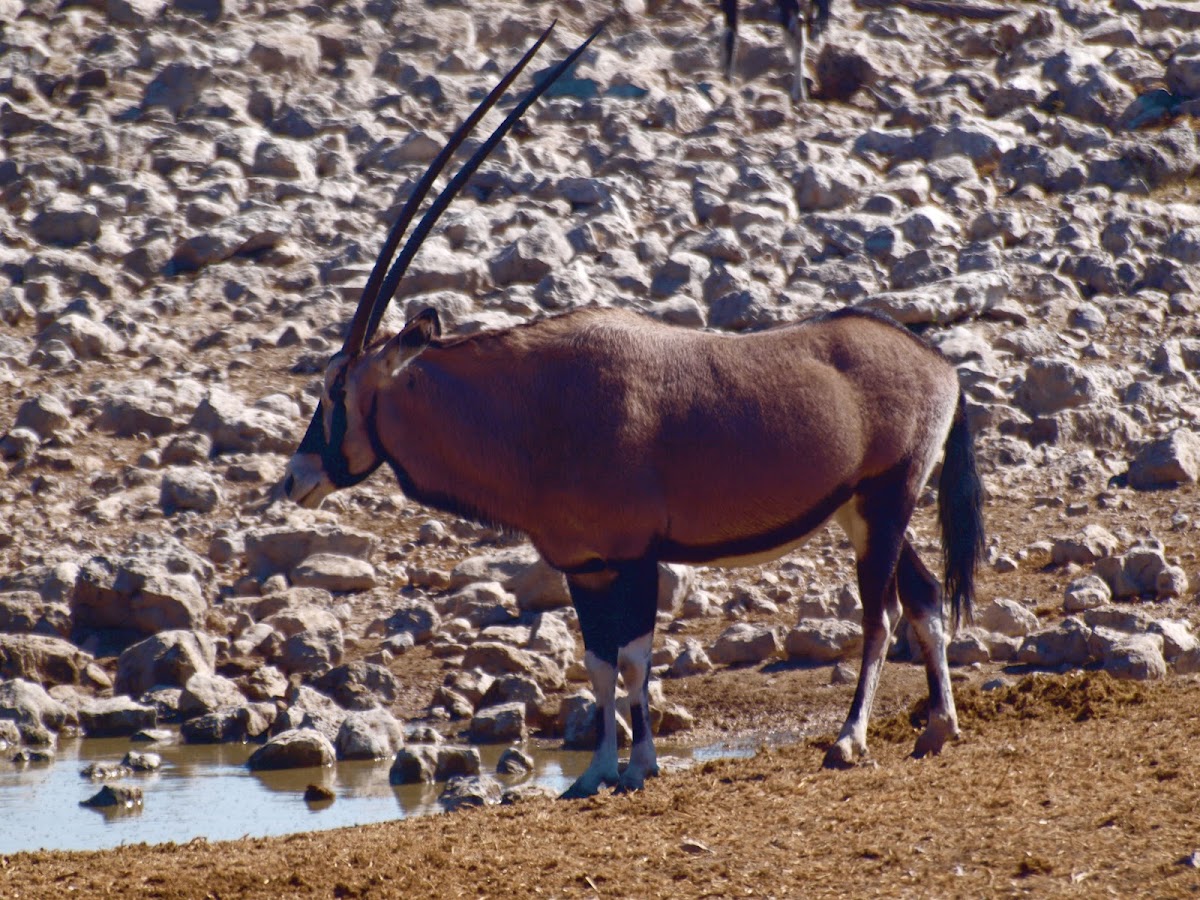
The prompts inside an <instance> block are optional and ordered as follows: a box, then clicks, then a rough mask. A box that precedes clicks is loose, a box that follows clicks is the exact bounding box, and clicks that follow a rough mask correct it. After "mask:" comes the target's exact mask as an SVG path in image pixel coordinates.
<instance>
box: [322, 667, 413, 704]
mask: <svg viewBox="0 0 1200 900" xmlns="http://www.w3.org/2000/svg"><path fill="white" fill-rule="evenodd" d="M313 686H314V687H316V688H317V690H319V691H322V692H323V693H325V694H328V695H329V696H330V697H332V698H333V699H334V700H335V701H336V702H337V703H338V705H340V706H342V707H343V708H344V709H352V710H353V709H357V710H366V709H372V708H373V707H377V706H380V705H381V704H382V705H384V706H390V705H391V704H392V703H394V702H395V701H396V698H397V696H399V693H400V683H399V682H398V681H397V680H396V676H395V675H393V674H392V673H391V672H390V671H388V670H387V669H385V668H384V667H383V666H381V665H378V664H377V663H367V662H353V663H347V664H345V665H341V666H335V667H334V668H332V669H330V670H329V671H328V672H326V673H324V674H323V675H321V676H320V677H318V678H316V679H314V681H313Z"/></svg>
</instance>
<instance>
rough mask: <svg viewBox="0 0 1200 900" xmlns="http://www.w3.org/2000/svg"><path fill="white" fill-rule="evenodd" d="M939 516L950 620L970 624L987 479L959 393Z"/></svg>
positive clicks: (981, 548)
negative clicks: (981, 474)
mask: <svg viewBox="0 0 1200 900" xmlns="http://www.w3.org/2000/svg"><path fill="white" fill-rule="evenodd" d="M938 521H939V523H940V524H941V527H942V551H943V555H944V557H945V570H944V576H945V577H944V579H943V580H944V584H945V586H946V595H947V596H948V597H949V598H950V610H951V617H952V618H951V621H952V623H953V627H955V628H957V627H958V625H959V623H964V624H969V623H970V621H971V615H972V607H973V605H974V602H975V570H976V569H978V568H979V563H980V561H981V560H982V559H983V555H984V552H985V549H986V547H985V542H984V530H983V482H982V481H981V480H980V478H979V470H978V468H977V467H976V465H975V447H974V444H973V442H972V440H971V432H970V430H969V429H968V428H967V415H966V399H965V398H964V397H963V395H962V394H961V393H959V395H958V411H957V412H956V413H955V414H954V423H953V424H952V425H951V426H950V434H949V436H948V437H947V438H946V457H945V459H944V460H943V461H942V474H941V477H940V478H939V479H938Z"/></svg>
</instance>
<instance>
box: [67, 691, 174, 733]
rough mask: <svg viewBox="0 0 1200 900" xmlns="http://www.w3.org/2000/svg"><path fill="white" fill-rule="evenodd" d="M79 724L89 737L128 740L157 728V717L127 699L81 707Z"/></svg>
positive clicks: (151, 709)
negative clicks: (145, 729) (142, 731)
mask: <svg viewBox="0 0 1200 900" xmlns="http://www.w3.org/2000/svg"><path fill="white" fill-rule="evenodd" d="M79 724H80V725H81V726H82V727H83V731H84V733H85V734H86V735H87V736H88V737H127V736H130V735H134V734H137V733H138V732H139V731H141V730H142V729H144V728H153V727H155V725H157V724H158V713H157V712H156V711H155V709H154V707H153V706H145V705H143V704H141V703H137V702H136V701H134V700H131V699H130V698H128V697H109V698H107V699H99V700H92V701H90V702H87V703H84V704H83V705H81V706H80V707H79Z"/></svg>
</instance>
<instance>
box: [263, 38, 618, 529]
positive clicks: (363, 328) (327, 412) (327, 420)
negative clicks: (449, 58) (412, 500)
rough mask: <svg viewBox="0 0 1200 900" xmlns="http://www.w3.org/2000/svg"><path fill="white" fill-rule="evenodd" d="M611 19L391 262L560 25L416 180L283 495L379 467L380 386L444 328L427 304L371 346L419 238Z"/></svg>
mask: <svg viewBox="0 0 1200 900" xmlns="http://www.w3.org/2000/svg"><path fill="white" fill-rule="evenodd" d="M606 24H607V20H605V21H604V22H601V23H600V25H599V26H598V27H597V28H596V29H595V30H594V31H593V32H592V33H591V35H589V36H588V38H587V40H585V41H584V42H583V43H582V44H580V45H579V46H578V47H576V48H575V50H574V51H573V52H572V53H571V54H570V55H569V56H567V57H566V58H565V59H563V60H562V61H561V62H560V63H558V64H557V65H556V66H554V67H553V68H551V69H550V70H549V71H548V72H547V73H546V74H545V75H543V77H542V79H541V80H540V81H539V82H538V84H537V85H536V86H535V87H534V88H532V89H531V90H530V91H529V92H528V93H527V94H526V95H525V96H524V98H522V99H521V101H520V102H519V103H517V105H516V106H514V107H513V109H512V111H511V112H510V113H509V114H508V116H507V117H506V118H505V119H504V121H503V122H502V123H501V124H500V125H499V126H498V127H497V128H496V130H495V131H493V132H492V134H491V136H490V137H489V138H488V139H487V140H486V141H485V142H484V143H483V144H482V145H481V146H480V147H479V149H478V150H477V151H476V152H475V153H474V154H473V155H472V156H471V158H470V159H469V160H467V162H465V163H464V164H463V166H462V168H461V169H459V171H458V172H457V173H456V174H455V176H454V178H453V179H451V181H450V182H449V183H448V184H447V185H446V187H445V188H444V189H443V190H442V192H441V193H440V194H439V195H438V196H437V198H436V199H435V200H434V201H433V202H432V203H431V204H430V206H429V208H428V209H427V210H426V212H425V215H424V216H423V217H422V218H421V221H420V222H419V223H418V225H417V227H416V228H415V229H414V231H413V233H412V234H411V235H410V236H409V237H408V240H407V241H406V242H405V244H404V248H403V249H402V250H401V251H400V253H399V255H398V256H396V259H395V262H394V263H393V262H392V256H393V254H394V253H395V251H396V247H397V246H398V245H399V243H400V239H401V238H403V237H404V233H405V231H406V230H407V228H408V226H409V224H410V223H411V222H412V220H413V218H415V216H416V213H417V209H418V207H419V206H420V204H421V202H422V201H423V200H424V199H425V195H426V194H427V193H428V192H429V189H430V187H431V186H432V185H433V182H434V180H435V179H436V178H437V176H438V174H439V173H440V172H441V170H442V169H443V168H444V167H445V165H446V163H447V162H448V161H449V159H450V157H451V156H453V155H454V152H455V151H456V150H457V149H458V147H459V146H460V145H461V144H462V142H463V141H464V140H465V139H466V137H467V136H468V135H469V134H470V133H471V131H472V129H473V128H474V127H475V125H476V124H477V123H478V122H479V120H480V119H482V118H483V116H484V114H485V113H486V112H487V111H488V110H489V109H490V108H491V107H492V105H493V104H494V103H495V102H496V101H497V100H498V99H499V98H500V96H501V95H502V94H503V93H504V92H505V90H507V88H508V86H509V85H510V84H511V83H512V81H513V80H514V79H515V78H516V77H517V75H518V74H520V72H521V70H522V69H523V68H524V67H525V65H526V63H528V62H529V60H531V59H532V58H533V56H534V54H536V53H537V51H538V49H539V48H540V47H541V46H542V44H543V43H545V41H546V39H547V38H548V37H549V36H550V32H551V31H552V30H553V29H554V23H551V25H550V27H549V28H547V29H546V30H545V31H544V32H543V33H542V36H541V37H540V38H538V40H537V41H536V42H535V43H534V44H533V46H532V47H530V48H529V50H528V51H527V52H526V54H525V55H524V56H523V57H522V58H521V60H520V61H519V62H518V63H517V64H516V65H515V66H513V68H512V69H511V70H510V71H509V72H508V74H507V75H505V76H504V78H502V79H501V80H500V82H499V83H498V84H497V85H496V87H495V88H493V89H492V91H491V93H489V94H488V95H487V97H485V98H484V99H483V100H482V101H481V102H480V104H479V106H477V107H476V108H475V110H474V112H472V113H471V115H470V116H468V117H467V118H466V119H465V120H464V121H463V123H462V125H460V126H459V128H458V130H457V131H455V132H454V134H453V135H451V137H450V139H449V140H448V141H447V142H446V146H445V147H443V148H442V150H441V152H440V153H438V155H437V157H435V158H434V160H433V162H431V163H430V164H429V168H428V169H427V170H426V172H425V174H424V175H422V176H421V179H420V180H419V181H418V182H417V184H416V186H415V187H414V189H413V192H412V194H411V195H410V196H409V198H408V201H407V202H406V203H405V204H404V208H403V209H401V211H400V215H399V217H398V218H397V219H396V222H395V224H394V225H393V226H392V227H391V229H390V230H389V232H388V236H387V239H386V240H385V241H384V245H383V248H382V250H381V251H380V253H379V258H378V259H377V260H376V262H375V267H374V269H373V270H372V272H371V276H370V278H368V279H367V284H366V286H365V287H364V288H363V293H362V297H361V299H360V300H359V304H358V309H357V310H356V311H355V313H354V319H353V320H352V321H351V323H350V328H349V332H348V334H347V336H346V342H345V343H344V344H343V346H342V349H341V350H340V351H339V352H338V353H337V354H336V355H335V356H334V357H333V359H332V360H331V361H330V363H329V366H328V368H327V369H326V372H325V383H324V386H323V387H322V389H321V400H320V402H319V403H318V404H317V409H316V412H314V413H313V417H312V420H311V421H310V422H309V424H308V431H306V432H305V434H304V439H303V440H302V441H301V442H300V446H299V447H297V449H296V452H295V453H294V454H293V455H292V458H291V459H290V460H289V461H288V466H287V471H286V472H285V474H284V477H283V481H282V482H281V484H280V488H281V489H282V493H283V494H284V495H285V496H287V497H288V498H289V499H291V500H294V501H295V502H297V503H300V504H302V505H304V506H308V507H314V506H317V505H318V504H320V502H321V501H322V500H323V499H324V498H325V497H326V496H328V495H329V494H330V493H332V492H333V491H335V490H337V489H339V488H345V487H351V486H353V485H355V484H358V483H359V482H361V481H362V480H364V479H365V478H367V477H368V476H369V475H370V474H371V473H372V472H374V471H375V469H377V468H378V467H379V464H380V463H381V462H382V461H383V457H382V454H381V453H380V451H379V449H378V443H377V437H376V432H375V430H374V424H373V422H372V410H373V402H372V401H373V398H374V397H375V396H376V394H377V393H378V391H379V389H380V388H381V387H382V386H384V385H385V384H386V383H387V382H388V381H389V380H391V379H394V378H395V377H396V375H397V374H398V373H399V372H400V371H401V370H402V369H403V368H404V366H406V365H408V364H409V363H410V362H412V360H413V359H415V358H416V356H417V355H418V354H419V353H420V352H421V351H422V350H424V349H425V348H426V347H427V346H429V344H430V342H431V341H432V340H433V339H434V338H436V337H437V336H438V335H439V334H440V333H441V326H440V324H439V322H438V317H437V313H436V312H435V311H434V310H432V309H427V310H425V311H423V312H421V313H420V314H418V315H416V316H414V317H413V318H412V319H411V320H410V321H409V322H408V323H407V324H405V326H404V328H403V329H402V330H401V331H400V333H399V334H397V335H396V336H394V337H392V338H391V339H389V340H386V341H383V342H380V343H375V344H372V342H371V341H372V337H373V336H374V334H375V331H376V329H377V328H378V326H379V323H380V321H381V320H382V318H383V314H384V312H385V311H386V310H387V305H388V302H389V301H390V300H391V297H392V295H393V294H395V292H396V287H397V286H398V285H399V283H400V279H401V278H402V277H403V276H404V273H405V271H407V269H408V265H409V263H410V262H411V261H412V259H413V257H414V256H415V255H416V253H417V250H418V249H420V246H421V243H422V242H423V241H424V239H425V237H426V236H427V235H428V234H429V232H430V231H431V230H432V229H433V226H434V224H435V223H436V222H437V219H438V217H439V216H440V215H441V214H442V212H443V211H444V210H445V208H446V207H447V206H448V205H449V203H450V201H451V200H452V199H453V198H454V196H455V195H456V194H457V193H458V191H459V190H460V189H461V188H462V186H463V185H464V184H466V182H467V180H468V179H469V178H470V177H471V175H472V174H473V173H474V172H475V170H476V169H477V168H478V167H479V165H480V163H482V162H483V160H484V159H486V158H487V156H488V154H489V153H491V151H492V150H493V149H494V148H495V146H496V145H497V144H499V143H500V141H502V140H503V139H504V136H505V135H506V134H508V132H509V130H510V129H511V128H512V126H513V125H514V124H515V123H516V121H517V120H518V119H519V118H520V117H521V115H522V114H523V113H524V112H525V110H527V109H528V108H529V107H530V106H531V105H532V104H533V103H534V101H535V100H537V99H538V97H540V96H541V95H542V94H543V93H545V91H546V89H547V88H549V87H550V85H551V84H553V83H554V82H555V81H556V80H557V79H558V78H559V76H561V75H562V74H563V73H564V72H566V71H567V70H568V69H570V68H571V66H573V65H574V64H575V61H576V60H578V59H579V56H580V55H581V54H582V53H583V51H584V50H585V49H587V47H588V45H589V44H590V43H591V42H592V41H593V40H594V39H595V38H596V36H597V35H599V34H600V32H601V31H603V30H604V27H605V25H606ZM389 267H390V268H389Z"/></svg>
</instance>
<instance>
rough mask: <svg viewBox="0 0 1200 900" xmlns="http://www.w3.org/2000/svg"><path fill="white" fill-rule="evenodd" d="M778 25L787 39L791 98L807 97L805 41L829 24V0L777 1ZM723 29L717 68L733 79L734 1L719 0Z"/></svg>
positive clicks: (735, 54) (815, 36) (735, 51)
mask: <svg viewBox="0 0 1200 900" xmlns="http://www.w3.org/2000/svg"><path fill="white" fill-rule="evenodd" d="M777 5H778V7H779V24H780V27H782V28H783V33H784V35H785V36H786V38H787V45H788V51H789V53H790V55H791V58H792V100H794V101H799V102H804V101H806V100H808V88H807V86H806V84H805V81H804V58H805V55H806V54H807V52H808V42H809V40H813V41H815V40H818V39H819V38H820V36H821V33H822V32H823V31H824V30H825V28H827V27H828V25H829V15H830V10H831V7H832V5H833V0H777ZM721 13H722V15H723V16H724V19H725V28H724V30H723V32H722V34H721V67H722V68H723V69H724V71H725V78H726V79H727V80H729V81H732V80H733V76H734V65H735V63H736V61H737V43H738V40H737V34H738V0H721Z"/></svg>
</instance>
